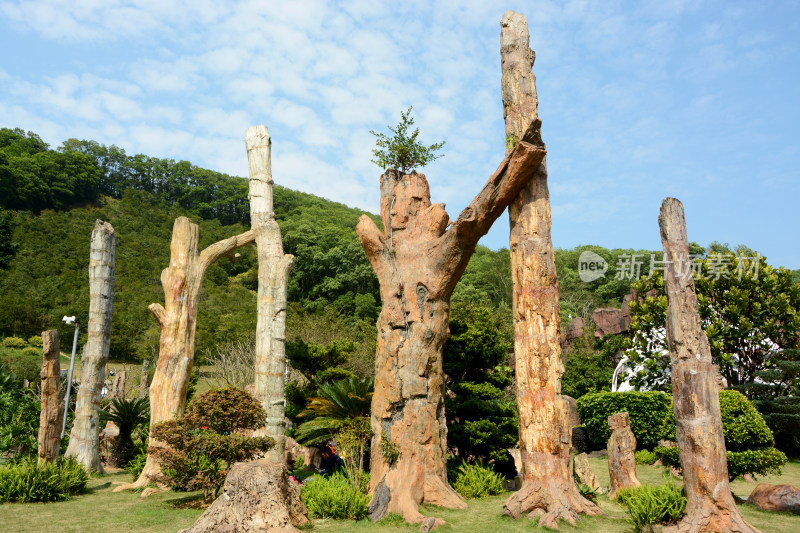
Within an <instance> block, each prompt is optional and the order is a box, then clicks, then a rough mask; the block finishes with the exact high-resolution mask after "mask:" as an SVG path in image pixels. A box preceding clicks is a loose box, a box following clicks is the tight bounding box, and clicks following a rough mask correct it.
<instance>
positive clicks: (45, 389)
mask: <svg viewBox="0 0 800 533" xmlns="http://www.w3.org/2000/svg"><path fill="white" fill-rule="evenodd" d="M42 353H43V361H42V372H41V374H40V376H41V378H42V411H41V413H40V415H39V464H42V463H52V462H53V461H55V460H56V459H57V458H58V449H59V447H60V446H61V439H60V437H61V420H62V417H63V416H62V415H63V413H64V406H63V404H62V402H61V358H60V353H59V343H58V330H57V329H51V330H49V331H45V332H43V333H42Z"/></svg>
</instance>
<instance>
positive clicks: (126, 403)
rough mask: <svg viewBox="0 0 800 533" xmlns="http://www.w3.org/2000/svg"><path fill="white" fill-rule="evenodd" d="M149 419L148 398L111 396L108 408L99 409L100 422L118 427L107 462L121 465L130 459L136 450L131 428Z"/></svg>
mask: <svg viewBox="0 0 800 533" xmlns="http://www.w3.org/2000/svg"><path fill="white" fill-rule="evenodd" d="M149 420H150V400H149V399H148V398H131V399H119V398H113V399H112V400H111V405H110V406H109V408H108V410H106V409H101V410H100V422H101V423H104V422H108V421H111V422H113V423H114V424H116V426H117V427H118V428H119V436H118V437H117V440H116V441H115V442H114V448H113V450H112V451H111V457H109V458H108V459H109V464H110V465H111V466H114V467H120V466H123V465H124V464H125V463H127V462H128V461H130V460H131V459H132V458H133V456H134V454H135V453H136V450H135V449H134V444H133V430H134V429H136V427H137V426H139V425H142V424H145V423H147V422H149Z"/></svg>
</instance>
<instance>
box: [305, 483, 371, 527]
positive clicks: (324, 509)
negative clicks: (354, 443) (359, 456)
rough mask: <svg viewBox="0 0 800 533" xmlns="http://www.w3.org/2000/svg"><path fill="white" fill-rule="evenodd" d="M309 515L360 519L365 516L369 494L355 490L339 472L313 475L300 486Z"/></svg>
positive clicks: (339, 518)
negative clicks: (326, 475) (328, 474)
mask: <svg viewBox="0 0 800 533" xmlns="http://www.w3.org/2000/svg"><path fill="white" fill-rule="evenodd" d="M300 495H301V497H302V499H303V503H305V504H306V507H307V508H308V512H309V513H311V516H314V517H317V518H333V519H336V520H348V519H349V520H361V519H363V518H365V517H366V516H367V505H368V504H369V496H367V495H366V494H364V493H363V492H361V491H359V490H357V489H356V488H355V487H354V486H353V485H352V484H351V483H350V481H349V480H348V479H347V477H345V475H344V474H342V473H341V472H336V473H334V474H333V475H331V476H328V477H322V476H314V478H313V479H311V480H310V481H307V482H306V483H305V484H303V486H302V487H301V488H300Z"/></svg>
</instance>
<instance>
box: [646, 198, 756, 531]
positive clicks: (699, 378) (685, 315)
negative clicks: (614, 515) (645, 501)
mask: <svg viewBox="0 0 800 533" xmlns="http://www.w3.org/2000/svg"><path fill="white" fill-rule="evenodd" d="M658 224H659V226H660V228H661V242H662V244H663V246H664V264H665V265H666V268H665V272H664V280H665V284H666V291H667V300H668V302H669V304H668V307H667V343H668V345H669V353H670V358H671V360H672V399H673V409H674V412H675V427H676V437H677V441H678V449H679V450H680V458H681V465H682V467H683V486H684V489H685V491H686V498H687V499H688V502H687V505H686V516H685V517H684V518H683V519H682V520H681V521H680V522H679V523H678V525H677V526H675V527H673V528H668V529H665V531H667V530H670V531H679V532H682V533H683V532H692V533H695V532H697V533H699V532H701V531H702V532H718V531H720V532H721V531H725V532H753V531H757V530H756V529H755V528H754V527H752V526H751V525H750V524H748V523H747V522H745V520H744V518H743V517H742V515H741V513H740V512H739V509H738V508H737V507H736V502H735V501H734V499H733V495H732V494H731V489H730V485H729V483H728V463H727V459H726V454H725V439H724V437H723V435H722V418H721V415H720V408H719V389H718V387H717V384H716V380H715V372H714V367H713V364H712V362H711V349H710V347H709V345H708V337H706V334H705V332H704V331H703V329H702V327H701V324H700V313H699V311H698V310H697V295H696V293H695V288H694V280H693V279H692V277H691V275H688V276H687V275H685V274H684V273H680V272H678V270H677V268H678V264H679V262H680V261H686V260H687V259H688V257H689V239H688V237H687V233H686V218H685V217H684V213H683V204H681V203H680V202H679V201H678V200H676V199H675V198H666V199H665V200H664V202H663V203H662V204H661V214H660V216H659V217H658Z"/></svg>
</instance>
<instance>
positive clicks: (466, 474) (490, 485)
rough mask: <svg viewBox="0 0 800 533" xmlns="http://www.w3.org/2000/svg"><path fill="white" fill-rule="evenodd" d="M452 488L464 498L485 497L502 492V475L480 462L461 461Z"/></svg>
mask: <svg viewBox="0 0 800 533" xmlns="http://www.w3.org/2000/svg"><path fill="white" fill-rule="evenodd" d="M453 488H454V489H455V490H456V492H458V493H459V494H461V495H462V496H463V497H465V498H485V497H486V496H496V495H498V494H501V493H502V492H503V476H501V475H500V474H498V473H497V472H495V471H494V470H492V469H491V468H487V467H484V466H482V465H480V464H474V465H471V464H467V463H465V462H462V463H461V466H459V467H458V473H457V474H456V480H455V483H453Z"/></svg>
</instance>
